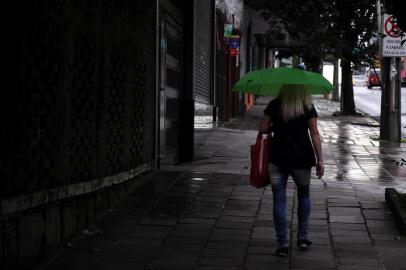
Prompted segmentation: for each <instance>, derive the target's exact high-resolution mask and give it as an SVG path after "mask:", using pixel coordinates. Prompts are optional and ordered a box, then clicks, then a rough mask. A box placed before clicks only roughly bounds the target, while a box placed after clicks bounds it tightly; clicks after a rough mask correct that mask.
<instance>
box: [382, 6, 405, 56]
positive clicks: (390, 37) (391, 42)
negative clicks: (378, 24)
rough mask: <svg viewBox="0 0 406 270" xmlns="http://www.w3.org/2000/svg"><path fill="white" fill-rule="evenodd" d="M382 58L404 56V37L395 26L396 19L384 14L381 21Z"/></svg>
mask: <svg viewBox="0 0 406 270" xmlns="http://www.w3.org/2000/svg"><path fill="white" fill-rule="evenodd" d="M382 23H383V25H382V29H383V34H384V36H383V38H382V56H384V57H402V56H406V42H405V40H406V35H405V33H403V32H402V31H401V30H400V28H399V27H398V25H397V22H396V18H394V17H393V16H392V15H388V14H384V16H383V21H382Z"/></svg>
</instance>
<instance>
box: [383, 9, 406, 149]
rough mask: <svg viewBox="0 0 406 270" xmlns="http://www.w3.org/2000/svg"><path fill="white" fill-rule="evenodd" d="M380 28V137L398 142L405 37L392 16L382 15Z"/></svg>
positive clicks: (405, 53)
mask: <svg viewBox="0 0 406 270" xmlns="http://www.w3.org/2000/svg"><path fill="white" fill-rule="evenodd" d="M378 3H379V1H378ZM380 28H381V29H382V32H381V33H382V34H381V39H382V42H381V48H380V52H381V56H382V61H383V65H382V68H383V69H382V72H381V74H382V79H383V80H382V81H383V88H382V98H381V129H380V137H381V139H383V140H389V141H393V142H399V141H400V138H401V108H400V69H399V58H400V57H402V56H406V37H405V36H404V34H403V33H402V31H401V29H399V27H398V25H397V21H396V18H395V17H394V16H392V15H389V14H383V16H382V21H381V25H380Z"/></svg>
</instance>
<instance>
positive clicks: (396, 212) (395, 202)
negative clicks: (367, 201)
mask: <svg viewBox="0 0 406 270" xmlns="http://www.w3.org/2000/svg"><path fill="white" fill-rule="evenodd" d="M385 200H386V203H387V204H388V205H389V207H390V209H391V210H392V215H393V218H394V220H395V223H396V225H397V226H398V228H399V231H400V234H402V235H406V204H405V201H403V200H402V198H400V196H399V193H398V192H397V190H396V189H394V188H386V189H385Z"/></svg>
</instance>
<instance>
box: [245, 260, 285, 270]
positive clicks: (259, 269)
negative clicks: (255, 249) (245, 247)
mask: <svg viewBox="0 0 406 270" xmlns="http://www.w3.org/2000/svg"><path fill="white" fill-rule="evenodd" d="M245 269H246V270H269V269H272V270H289V269H290V268H289V264H287V263H275V262H258V263H256V262H247V263H246V264H245Z"/></svg>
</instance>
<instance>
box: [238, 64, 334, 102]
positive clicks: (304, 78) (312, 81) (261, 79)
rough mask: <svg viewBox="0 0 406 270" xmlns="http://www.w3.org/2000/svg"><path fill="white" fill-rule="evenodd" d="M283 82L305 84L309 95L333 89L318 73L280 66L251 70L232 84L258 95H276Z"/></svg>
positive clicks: (324, 92) (239, 90)
mask: <svg viewBox="0 0 406 270" xmlns="http://www.w3.org/2000/svg"><path fill="white" fill-rule="evenodd" d="M285 84H300V85H305V86H306V88H307V89H308V91H309V94H310V95H317V94H326V93H329V92H331V91H332V90H333V89H334V86H333V85H332V84H331V83H330V82H329V81H328V80H327V79H326V78H324V77H323V76H322V75H321V74H320V73H315V72H310V71H304V70H300V69H297V68H286V67H281V68H271V69H260V70H254V71H251V72H249V73H247V74H245V75H244V76H243V77H242V78H241V79H240V80H239V81H238V82H237V83H236V84H235V85H234V87H233V90H234V91H238V92H244V93H250V94H254V95H260V96H277V95H278V93H279V90H280V88H281V87H282V85H285Z"/></svg>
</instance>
